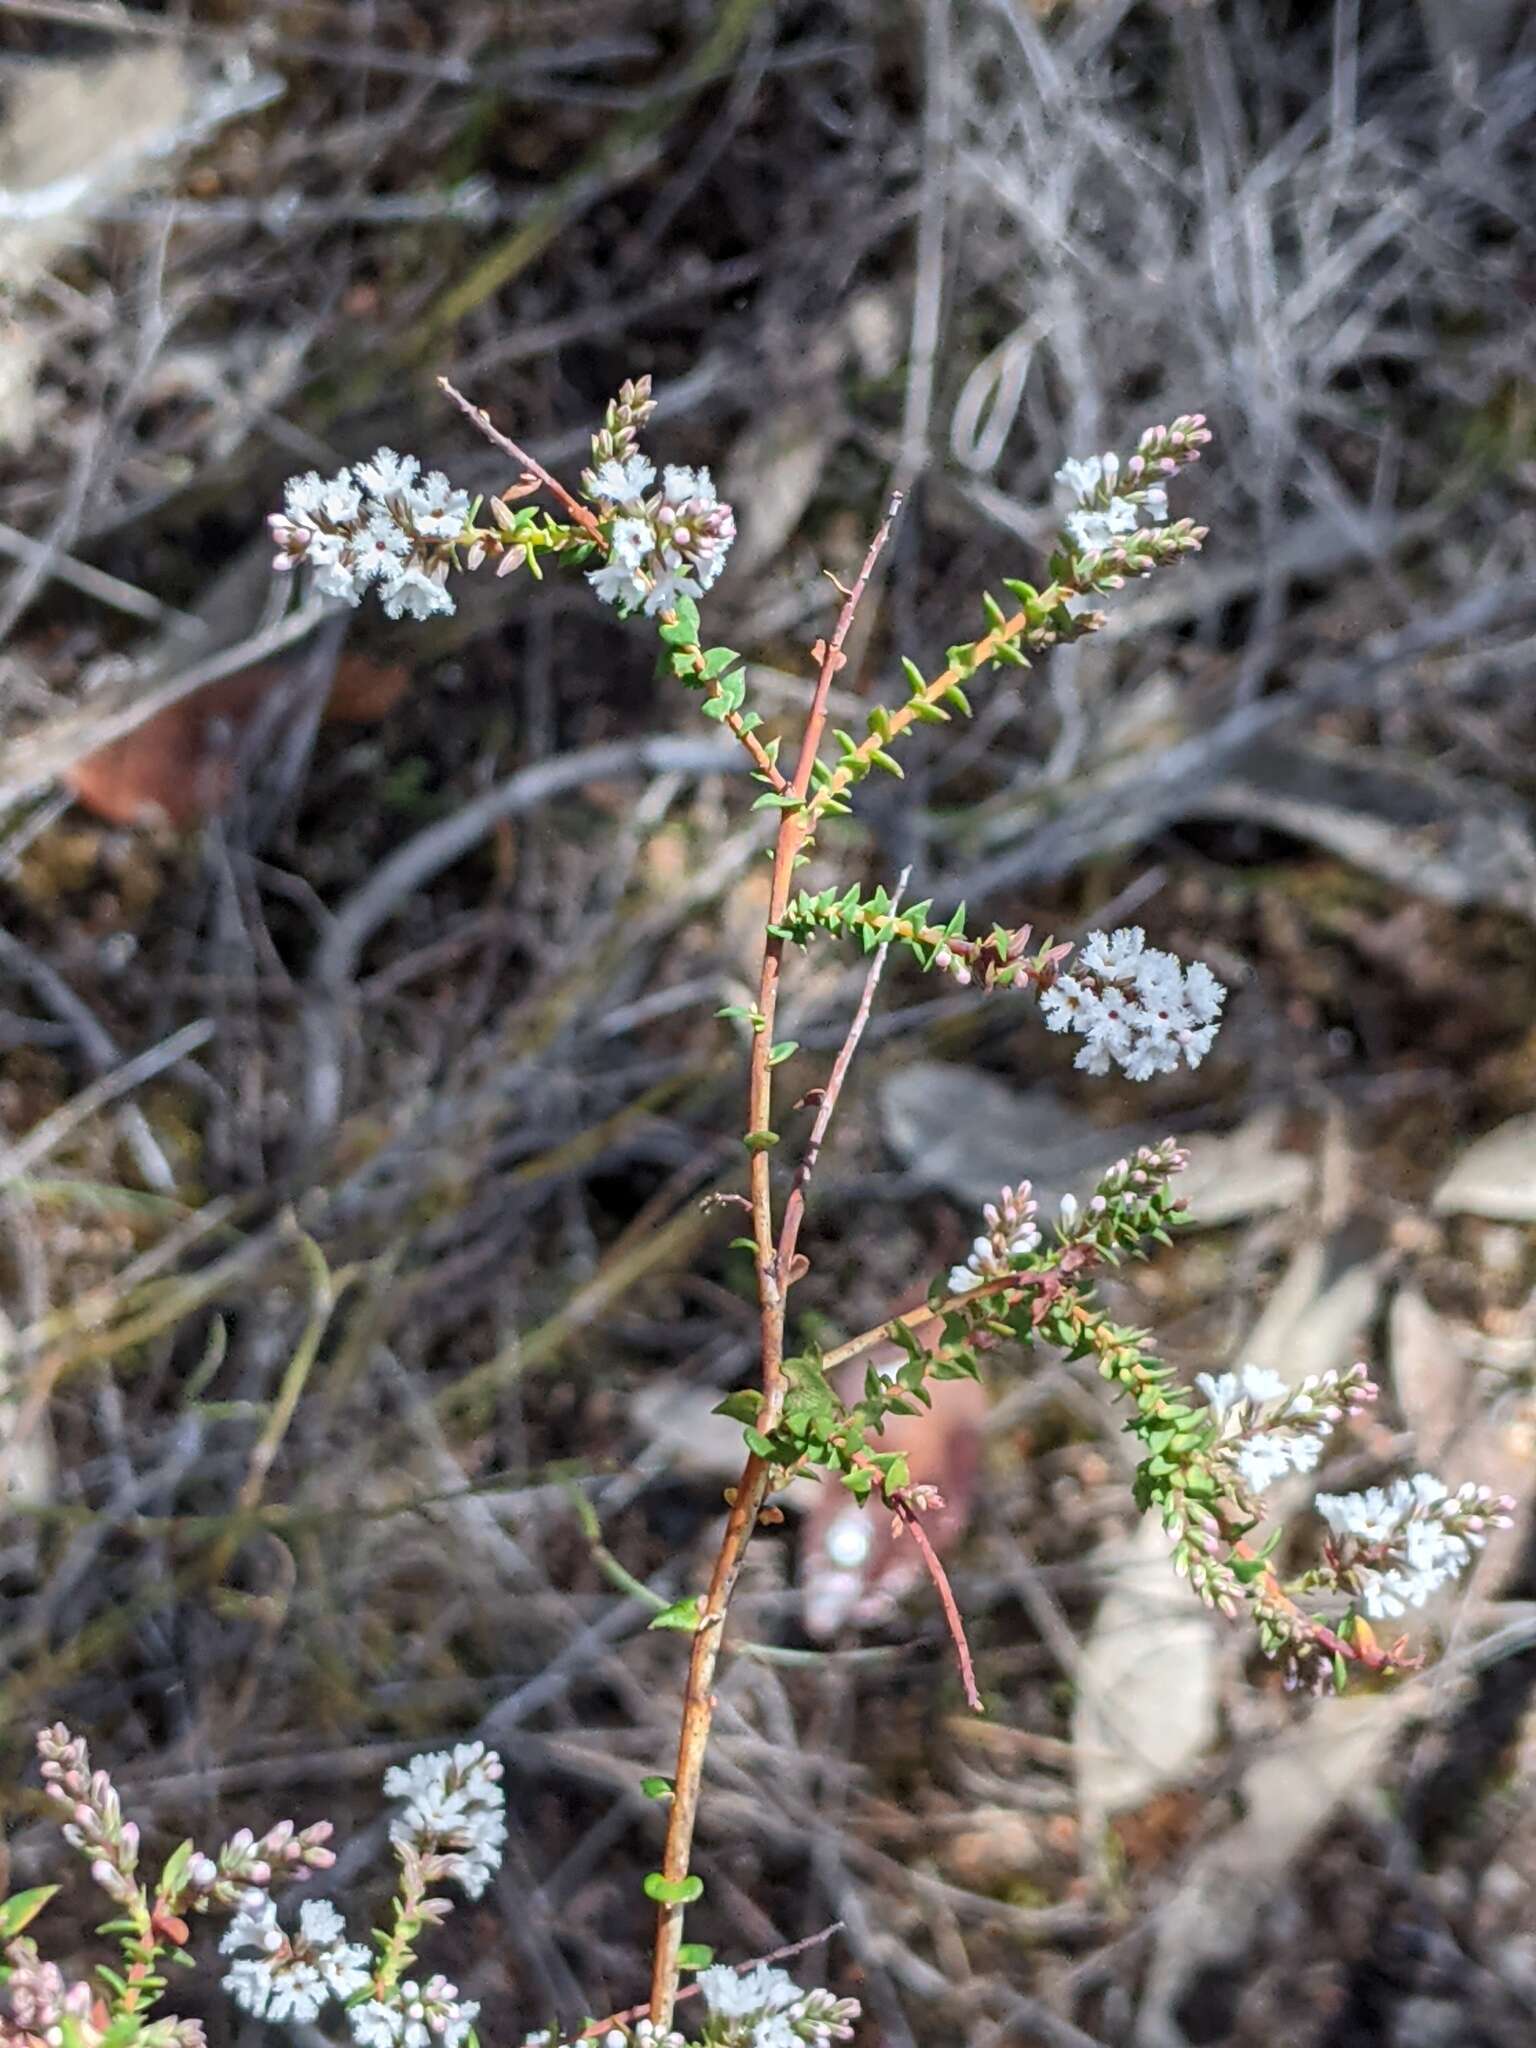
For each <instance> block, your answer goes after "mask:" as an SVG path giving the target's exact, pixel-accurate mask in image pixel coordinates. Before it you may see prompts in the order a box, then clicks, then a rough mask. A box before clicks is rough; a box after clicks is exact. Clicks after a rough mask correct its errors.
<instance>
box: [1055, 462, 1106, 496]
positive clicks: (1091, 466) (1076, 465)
mask: <svg viewBox="0 0 1536 2048" xmlns="http://www.w3.org/2000/svg"><path fill="white" fill-rule="evenodd" d="M1103 476H1104V465H1103V463H1102V462H1100V460H1099V458H1098V456H1097V455H1089V456H1085V457H1084V458H1082V459H1081V460H1079V459H1078V458H1077V457H1076V456H1072V457H1070V458H1069V459H1068V460H1067V461H1066V462H1064V463H1063V464H1062V465H1061V467H1060V469H1058V470H1057V472H1056V481H1057V483H1059V484H1065V485H1066V487H1067V489H1068V490H1069V491H1071V492H1072V494H1073V496H1074V497H1077V498H1091V497H1092V496H1093V494H1094V492H1095V491H1096V490H1097V489H1098V488H1099V485H1100V483H1101V481H1102V480H1103Z"/></svg>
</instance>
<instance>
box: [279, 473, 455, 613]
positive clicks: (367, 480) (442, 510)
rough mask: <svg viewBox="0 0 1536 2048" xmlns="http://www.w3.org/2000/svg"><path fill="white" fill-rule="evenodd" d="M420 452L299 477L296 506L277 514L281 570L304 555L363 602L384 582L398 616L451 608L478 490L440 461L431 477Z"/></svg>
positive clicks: (321, 580) (322, 582)
mask: <svg viewBox="0 0 1536 2048" xmlns="http://www.w3.org/2000/svg"><path fill="white" fill-rule="evenodd" d="M420 470H421V464H420V463H419V462H418V461H417V460H416V457H415V456H414V455H396V454H395V452H394V450H393V449H392V448H381V449H380V450H379V451H378V453H377V454H376V455H375V456H374V457H373V458H372V459H371V461H368V462H360V463H358V464H357V466H356V468H355V469H343V470H340V471H338V472H337V474H336V475H335V476H333V477H322V476H320V475H319V474H318V473H317V472H316V471H315V470H310V471H309V473H308V474H307V475H305V476H296V477H290V478H289V480H288V483H287V485H286V486H285V487H284V491H283V501H284V504H285V506H286V508H287V509H286V511H283V512H274V513H273V514H272V516H271V518H270V519H269V521H268V524H269V525H270V526H271V528H272V538H273V539H274V540H275V541H276V542H277V549H278V552H277V557H276V560H275V562H274V564H273V566H274V568H277V569H292V568H294V567H295V566H296V565H297V564H298V563H300V562H303V563H304V564H305V565H306V566H307V567H308V568H309V569H310V570H311V571H312V572H313V573H314V578H315V585H316V587H317V589H319V590H321V591H323V592H324V593H325V595H326V596H327V597H339V598H344V599H345V601H346V602H347V603H348V604H352V605H356V604H361V603H362V600H363V593H364V592H365V591H367V590H368V589H370V588H372V589H375V590H377V592H378V594H379V598H380V600H381V602H382V603H383V606H384V609H385V611H386V612H387V613H388V614H389V616H390V617H391V618H392V619H399V618H412V619H427V618H431V617H432V615H433V614H434V613H435V612H451V611H452V610H453V609H454V601H453V598H452V597H451V596H450V595H449V592H448V587H447V583H448V571H449V568H450V566H451V555H450V552H449V551H450V549H451V547H452V545H453V543H454V542H455V541H457V540H458V539H459V538H460V537H461V535H462V534H463V533H464V529H465V524H466V522H467V520H468V517H469V494H468V492H467V491H457V490H455V489H454V488H453V486H452V485H451V484H450V483H449V481H448V479H447V477H446V476H444V475H443V473H442V471H441V470H440V469H434V470H432V471H431V472H430V474H429V475H427V476H424V477H423V476H421V474H420Z"/></svg>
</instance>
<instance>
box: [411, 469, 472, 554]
mask: <svg viewBox="0 0 1536 2048" xmlns="http://www.w3.org/2000/svg"><path fill="white" fill-rule="evenodd" d="M405 516H406V520H407V522H408V523H409V525H410V526H411V527H412V528H414V530H415V531H416V532H417V533H419V534H422V535H424V536H425V537H426V538H427V539H428V540H454V539H456V538H457V537H458V535H459V534H461V533H462V532H463V530H464V521H465V519H466V518H467V517H468V516H469V493H468V491H456V490H455V489H454V488H453V486H452V484H450V483H449V481H448V479H447V477H445V476H444V475H443V472H442V471H441V470H440V469H434V470H433V471H432V473H431V475H430V476H426V477H423V478H422V480H421V482H420V483H419V484H418V485H416V487H415V488H414V489H413V490H410V491H407V493H406V496H405Z"/></svg>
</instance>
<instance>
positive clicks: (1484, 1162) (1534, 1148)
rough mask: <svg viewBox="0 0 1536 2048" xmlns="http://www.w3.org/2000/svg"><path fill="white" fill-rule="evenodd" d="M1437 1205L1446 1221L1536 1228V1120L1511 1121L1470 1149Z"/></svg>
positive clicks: (1436, 1199)
mask: <svg viewBox="0 0 1536 2048" xmlns="http://www.w3.org/2000/svg"><path fill="white" fill-rule="evenodd" d="M1432 1206H1433V1207H1434V1209H1435V1212H1436V1214H1437V1215H1440V1216H1486V1217H1489V1218H1490V1219H1491V1220H1493V1221H1495V1222H1499V1223H1536V1116H1516V1117H1511V1118H1510V1120H1509V1122H1508V1123H1504V1124H1500V1125H1498V1126H1497V1128H1496V1129H1494V1130H1491V1131H1489V1132H1487V1133H1486V1134H1485V1135H1484V1136H1483V1137H1481V1138H1478V1139H1477V1140H1475V1142H1474V1143H1472V1144H1471V1145H1469V1146H1468V1147H1467V1149H1466V1151H1465V1152H1463V1153H1462V1155H1461V1157H1460V1158H1459V1159H1458V1160H1457V1162H1456V1164H1455V1165H1454V1166H1453V1167H1452V1168H1451V1170H1450V1172H1449V1173H1448V1174H1447V1175H1446V1176H1445V1178H1444V1180H1442V1181H1441V1183H1440V1185H1439V1187H1437V1188H1436V1189H1435V1194H1434V1201H1433V1205H1432Z"/></svg>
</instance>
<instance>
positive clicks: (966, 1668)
mask: <svg viewBox="0 0 1536 2048" xmlns="http://www.w3.org/2000/svg"><path fill="white" fill-rule="evenodd" d="M886 1505H887V1507H889V1509H890V1510H891V1512H892V1514H893V1515H895V1516H896V1518H897V1520H898V1521H899V1522H900V1523H901V1525H902V1527H903V1528H904V1529H906V1530H908V1531H910V1533H911V1536H912V1540H913V1542H914V1543H915V1544H916V1545H917V1547H918V1549H919V1550H920V1551H921V1552H922V1557H923V1563H924V1564H925V1565H926V1566H927V1568H928V1576H929V1578H930V1579H932V1581H933V1583H934V1584H935V1586H937V1587H938V1589H939V1599H940V1600H941V1601H942V1602H943V1606H944V1619H945V1621H946V1622H947V1623H948V1624H949V1633H950V1638H951V1640H952V1641H953V1643H954V1646H955V1656H956V1659H957V1660H958V1662H959V1665H960V1683H961V1684H962V1685H963V1686H964V1687H965V1703H966V1705H967V1706H968V1707H969V1708H970V1709H971V1710H972V1712H973V1713H977V1714H984V1713H985V1712H986V1711H987V1710H986V1708H985V1707H984V1706H983V1705H982V1703H981V1694H980V1693H979V1692H978V1691H977V1690H976V1667H975V1666H974V1665H973V1664H972V1662H971V1646H970V1644H969V1643H968V1642H967V1641H966V1639H965V1623H964V1622H963V1621H962V1620H961V1618H960V1608H959V1606H958V1604H957V1602H956V1600H955V1595H954V1589H953V1588H952V1587H951V1585H950V1583H949V1574H948V1572H946V1571H945V1569H944V1567H943V1565H942V1564H941V1563H940V1561H939V1554H938V1552H937V1551H936V1550H935V1549H934V1547H933V1545H932V1544H931V1543H930V1542H929V1541H928V1531H927V1530H926V1529H925V1528H924V1527H923V1524H922V1518H921V1516H920V1515H919V1514H918V1512H917V1509H916V1508H915V1507H913V1505H912V1503H911V1502H910V1501H909V1500H907V1499H905V1498H904V1497H903V1495H902V1494H901V1493H900V1492H897V1493H893V1494H890V1495H888V1496H887V1497H886Z"/></svg>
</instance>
